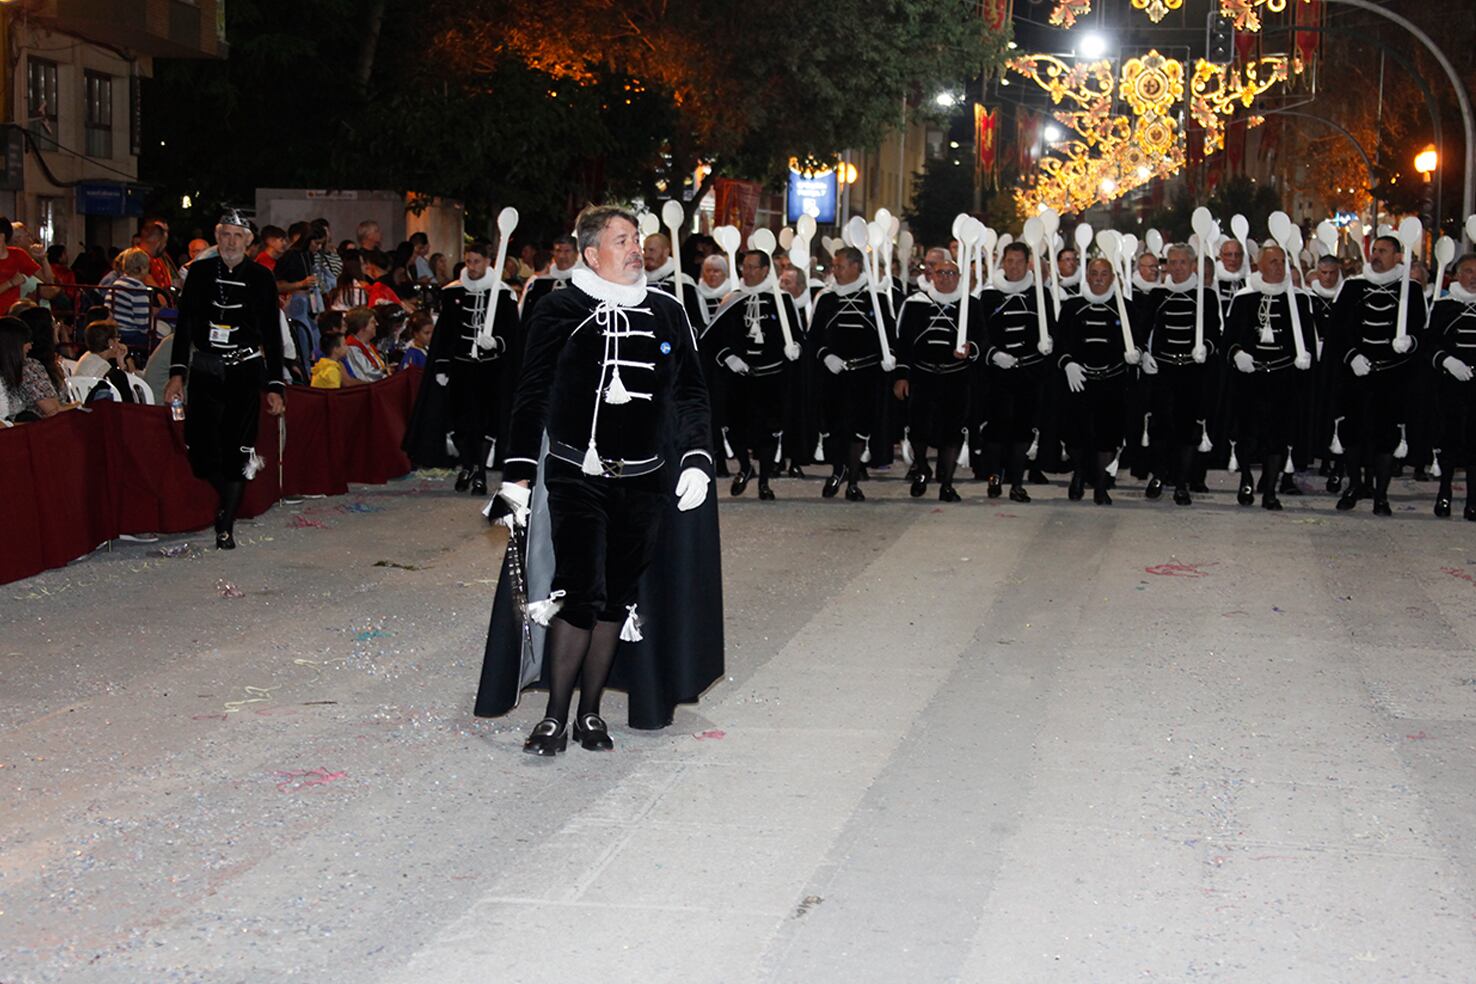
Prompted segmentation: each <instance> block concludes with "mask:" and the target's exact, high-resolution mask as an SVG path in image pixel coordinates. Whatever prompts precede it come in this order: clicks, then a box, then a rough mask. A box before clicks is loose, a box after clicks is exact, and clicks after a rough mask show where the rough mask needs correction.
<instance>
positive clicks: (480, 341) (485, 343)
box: [477, 334, 502, 352]
mask: <svg viewBox="0 0 1476 984" xmlns="http://www.w3.org/2000/svg"><path fill="white" fill-rule="evenodd" d="M501 344H502V343H501V342H500V341H498V338H497V336H496V335H480V334H479V335H477V348H479V349H485V350H486V351H488V352H491V351H493V350H494V349H496V348H497V346H499V345H501Z"/></svg>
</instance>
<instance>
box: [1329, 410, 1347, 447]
mask: <svg viewBox="0 0 1476 984" xmlns="http://www.w3.org/2000/svg"><path fill="white" fill-rule="evenodd" d="M1342 422H1343V418H1342V417H1334V418H1333V436H1332V442H1331V443H1330V444H1328V446H1327V450H1328V451H1330V452H1331V453H1333V454H1342V453H1343V439H1342V438H1340V437H1338V425H1339V424H1341V423H1342Z"/></svg>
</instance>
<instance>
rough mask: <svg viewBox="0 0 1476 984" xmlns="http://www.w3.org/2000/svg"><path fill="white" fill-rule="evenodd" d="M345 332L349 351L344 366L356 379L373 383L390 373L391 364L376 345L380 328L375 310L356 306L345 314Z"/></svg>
mask: <svg viewBox="0 0 1476 984" xmlns="http://www.w3.org/2000/svg"><path fill="white" fill-rule="evenodd" d="M343 326H344V334H345V336H346V340H347V342H348V353H347V354H346V355H345V356H344V359H343V366H344V368H345V369H347V370H348V374H349V375H350V376H352V377H353V378H354V379H357V380H359V381H360V382H364V383H372V382H375V381H377V380H380V379H384V378H385V377H386V376H388V375H389V366H387V365H385V364H384V359H383V358H382V357H381V356H380V354H379V351H378V350H377V349H376V348H375V347H374V335H375V332H377V331H378V330H379V325H378V322H377V321H376V320H375V318H374V312H373V311H371V310H369V309H368V308H366V307H356V308H354V309H353V310H352V311H349V312H348V313H347V314H345V315H344V316H343Z"/></svg>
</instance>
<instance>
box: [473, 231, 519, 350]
mask: <svg viewBox="0 0 1476 984" xmlns="http://www.w3.org/2000/svg"><path fill="white" fill-rule="evenodd" d="M517 227H518V210H517V209H515V208H513V207H512V206H511V205H509V206H507V207H506V208H504V209H503V210H502V211H501V212H498V213H497V265H496V266H494V267H493V268H492V277H493V280H492V295H491V296H490V297H489V298H488V299H487V317H486V320H484V321H483V322H482V329H481V331H479V332H478V333H477V345H478V346H479V347H481V348H484V349H490V348H491V347H492V346H493V345H495V344H496V342H495V341H494V338H495V337H496V336H495V335H493V329H494V328H495V327H496V325H497V308H498V307H499V305H498V303H497V302H498V301H499V300H501V297H500V296H499V294H500V292H501V290H502V267H503V264H505V263H506V262H507V241H508V240H509V239H511V238H512V234H513V230H514V229H516V228H517Z"/></svg>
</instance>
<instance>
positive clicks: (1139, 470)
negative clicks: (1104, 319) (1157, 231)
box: [1122, 251, 1160, 481]
mask: <svg viewBox="0 0 1476 984" xmlns="http://www.w3.org/2000/svg"><path fill="white" fill-rule="evenodd" d="M1159 286H1160V284H1159V260H1158V257H1157V256H1155V255H1154V254H1153V253H1150V252H1146V251H1145V252H1143V253H1139V254H1138V259H1137V261H1136V263H1135V264H1134V266H1133V296H1132V297H1131V298H1130V299H1129V300H1128V317H1130V318H1131V319H1132V322H1133V336H1134V337H1135V338H1136V339H1137V340H1138V347H1139V348H1140V349H1141V348H1142V347H1144V346H1145V345H1147V343H1148V331H1149V329H1150V328H1151V327H1152V325H1153V314H1154V311H1155V309H1156V306H1157V300H1156V298H1157V291H1158V288H1159ZM1140 365H1141V363H1140ZM1128 375H1129V376H1130V377H1132V379H1131V382H1129V383H1128V394H1127V430H1126V433H1125V434H1124V437H1125V440H1126V443H1125V444H1124V445H1123V449H1122V465H1123V467H1125V468H1127V469H1128V470H1129V471H1130V472H1131V473H1132V475H1133V477H1135V478H1140V479H1144V480H1145V481H1146V480H1147V479H1148V478H1149V476H1151V475H1152V474H1153V455H1152V453H1151V451H1152V449H1151V446H1150V444H1151V442H1150V441H1149V440H1148V422H1149V421H1150V420H1152V419H1153V418H1152V417H1151V416H1150V413H1151V412H1152V409H1153V385H1152V382H1151V377H1149V376H1148V375H1147V374H1146V373H1144V372H1143V371H1142V370H1141V369H1139V370H1138V371H1135V372H1130V373H1129V374H1128Z"/></svg>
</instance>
